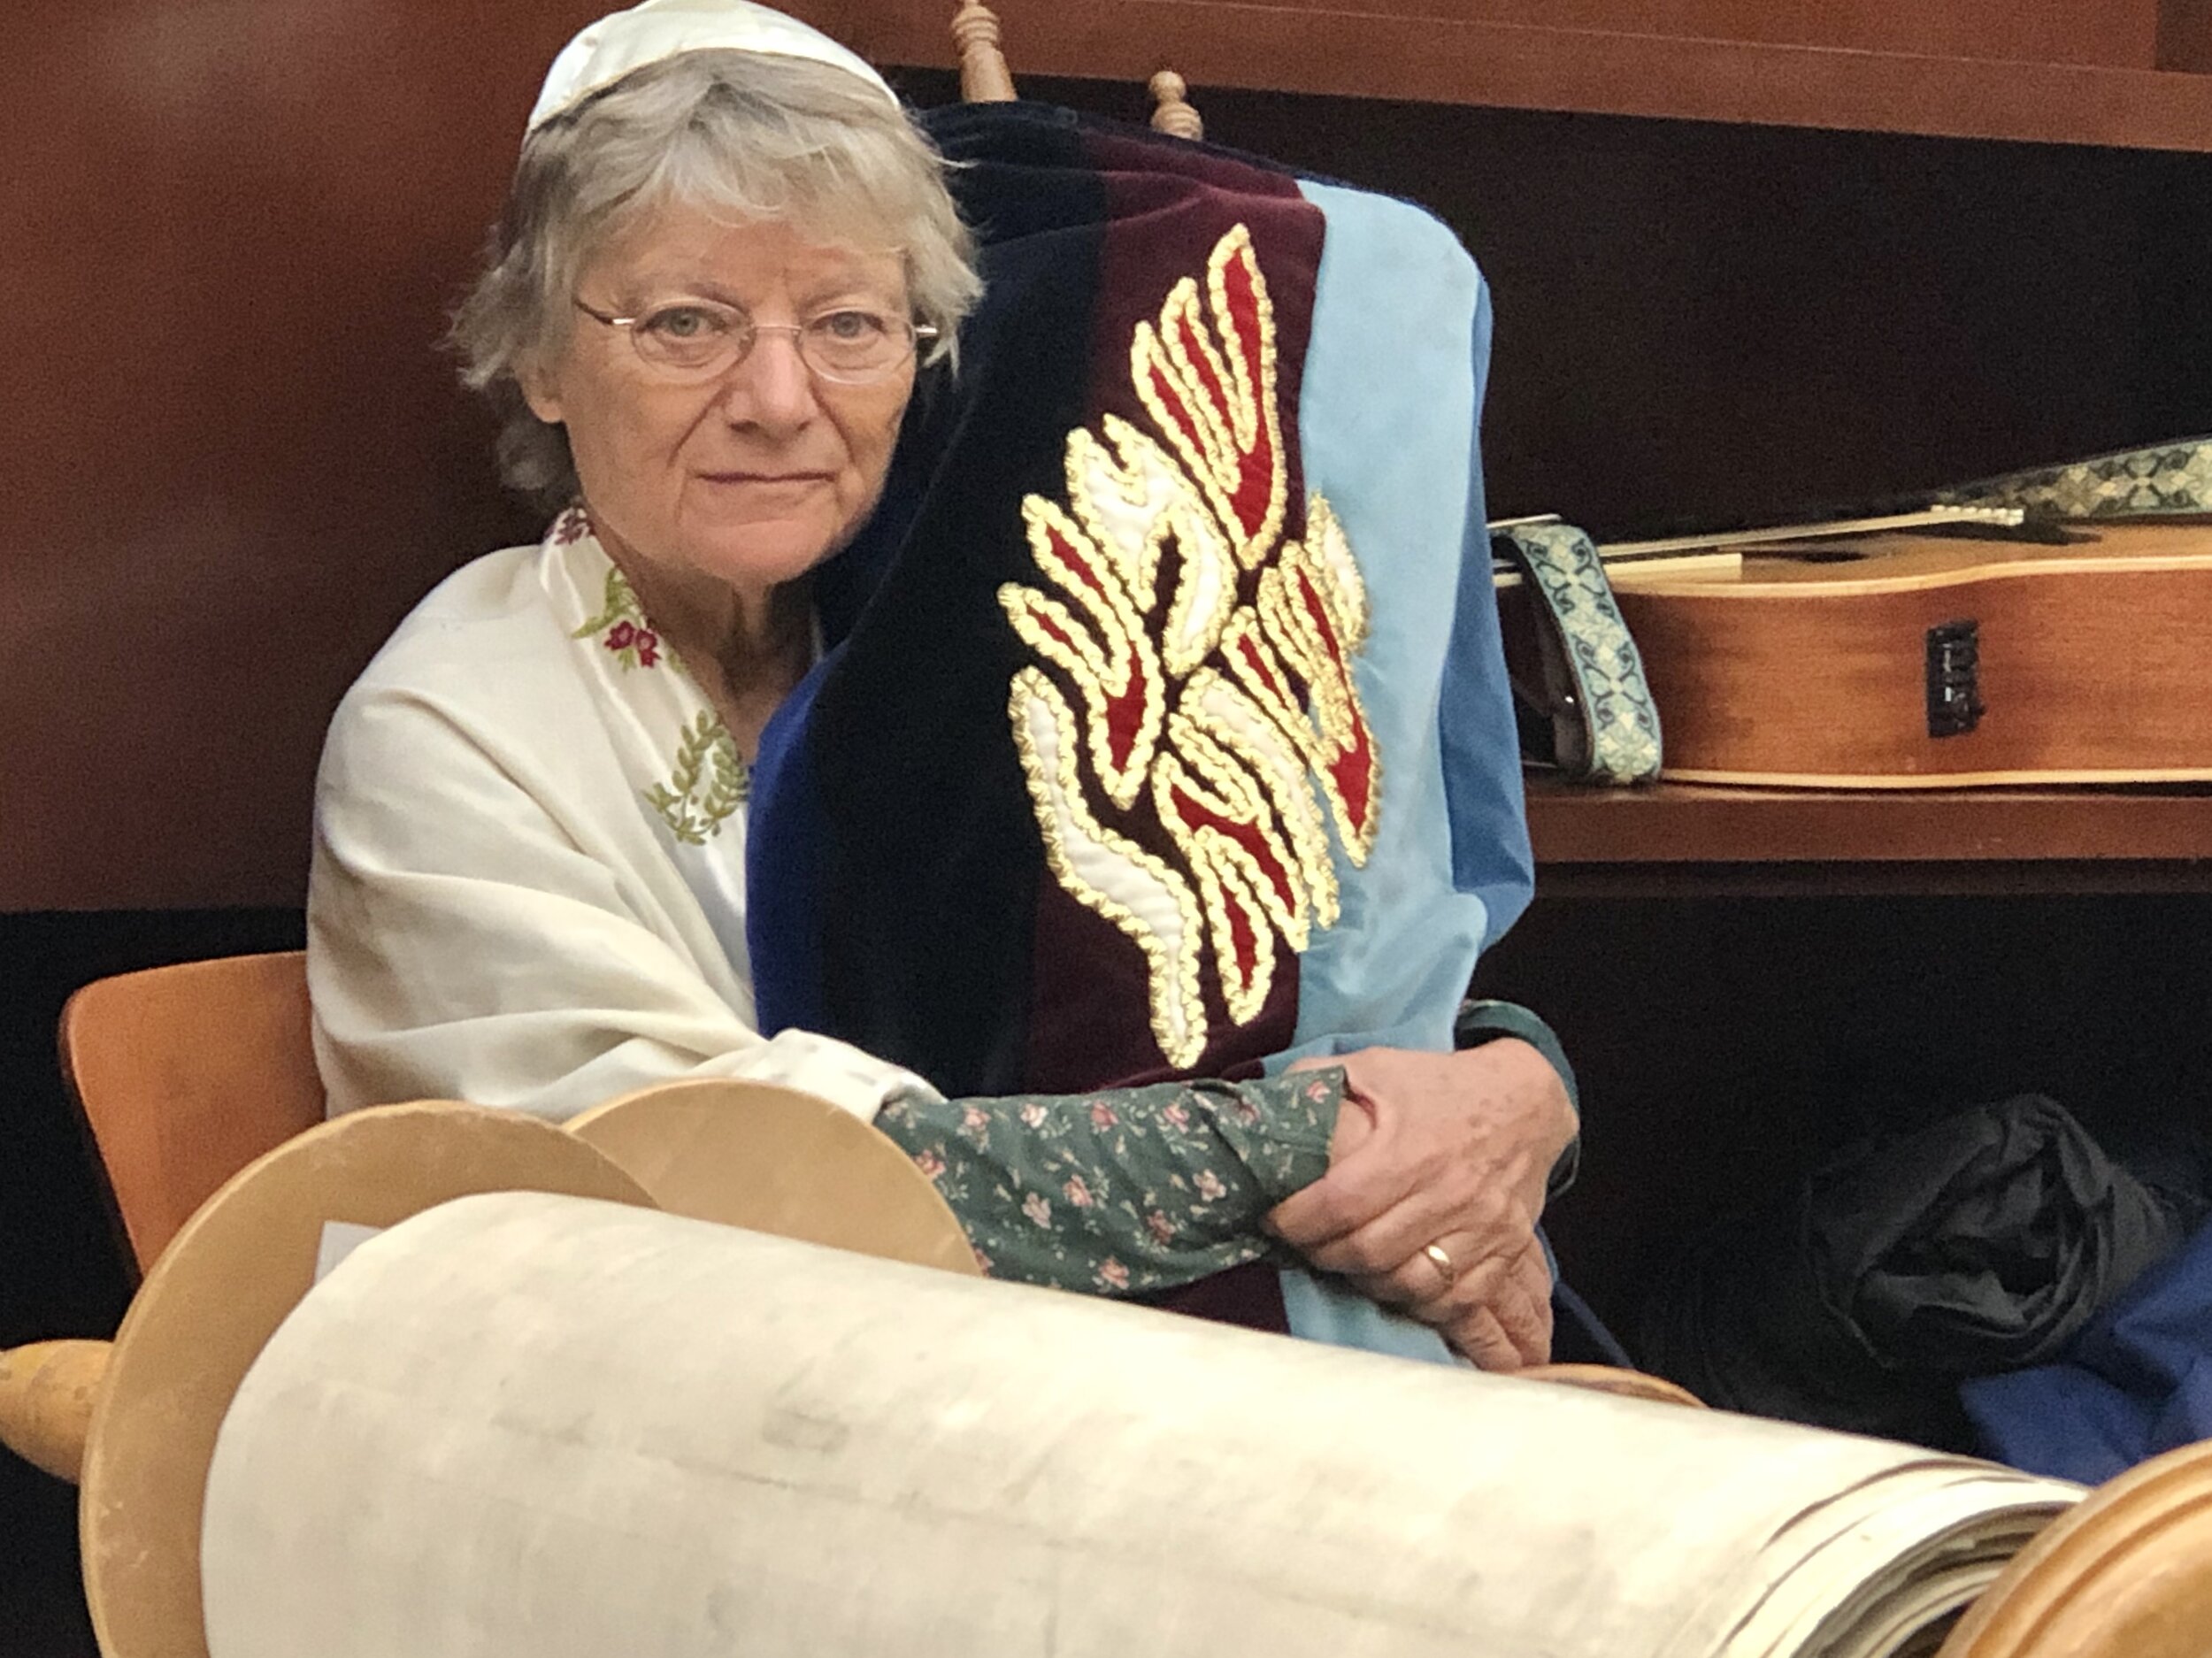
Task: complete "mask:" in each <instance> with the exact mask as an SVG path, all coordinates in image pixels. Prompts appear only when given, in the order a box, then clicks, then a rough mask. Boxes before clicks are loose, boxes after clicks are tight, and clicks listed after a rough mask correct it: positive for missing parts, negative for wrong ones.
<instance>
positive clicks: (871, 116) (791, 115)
mask: <svg viewBox="0 0 2212 1658" xmlns="http://www.w3.org/2000/svg"><path fill="white" fill-rule="evenodd" d="M946 165H947V164H946V163H945V162H944V160H943V159H942V158H941V157H940V156H939V155H938V154H937V152H936V150H934V149H933V147H932V146H931V144H930V142H929V140H928V139H927V138H926V137H925V136H924V135H923V134H921V132H920V131H919V130H918V128H917V127H915V126H914V125H913V123H912V122H911V121H910V120H909V119H907V118H906V116H905V114H904V113H903V112H902V111H900V110H898V109H896V108H895V107H894V106H893V105H892V104H890V103H889V102H887V100H886V99H885V98H884V96H883V94H882V93H881V92H880V91H879V89H878V88H874V87H872V86H870V85H869V84H867V83H866V82H865V81H862V80H860V79H859V78H858V77H857V76H855V75H852V74H849V73H846V72H845V71H844V70H841V69H836V68H833V67H831V66H830V65H826V64H817V63H810V62H807V61H804V60H803V59H797V58H780V57H769V56H766V55H764V54H761V53H757V52H742V51H724V50H706V51H691V52H683V53H680V54H679V55H677V56H676V57H673V58H662V59H660V60H659V61H657V62H655V63H650V64H646V65H642V66H641V67H640V68H637V69H634V70H633V71H632V72H631V73H628V74H626V75H625V76H624V77H623V78H622V79H621V80H619V81H616V82H615V83H614V84H613V85H612V86H611V87H609V88H606V89H605V90H604V91H603V92H599V93H596V94H595V95H594V96H591V97H589V98H587V99H585V100H584V101H583V102H582V103H581V104H578V105H577V106H576V107H575V108H574V109H572V110H568V111H564V112H563V113H561V114H560V115H557V116H556V117H554V118H553V119H551V120H549V121H548V122H546V123H545V125H544V126H542V127H539V128H538V129H537V130H536V131H534V132H533V133H532V134H530V136H529V137H528V139H527V140H526V141H525V142H524V144H523V147H522V159H521V161H520V162H519V163H518V165H517V166H516V169H515V179H514V186H513V188H512V189H511V191H510V192H509V195H508V198H507V208H506V211H505V213H504V214H503V217H502V219H501V220H500V223H499V225H498V226H497V228H496V229H495V230H494V232H493V234H492V241H491V246H490V249H489V251H488V255H487V258H486V268H485V271H484V273H483V275H482V276H480V278H478V279H477V282H476V285H475V287H474V288H472V289H471V290H470V292H469V295H468V297H467V298H466V299H465V300H464V301H463V302H462V303H461V306H460V309H459V310H458V311H457V312H456V313H455V316H454V319H453V333H452V342H453V344H454V346H455V347H456V348H457V350H458V351H459V353H460V356H461V359H462V374H461V378H462V380H464V381H465V383H466V384H468V385H469V386H471V387H472V388H475V389H477V390H479V391H480V392H482V393H484V394H485V395H486V396H487V397H488V399H489V400H490V402H491V403H492V406H493V408H494V409H495V411H497V413H498V414H499V416H500V418H501V422H502V428H501V431H500V434H499V470H500V476H501V477H502V479H503V480H505V482H506V483H507V484H508V485H509V486H510V487H512V488H514V489H518V490H520V491H522V492H524V493H525V494H527V495H531V496H533V497H534V498H536V499H538V500H539V501H540V502H541V503H544V504H547V505H549V506H551V505H558V504H561V503H565V502H566V501H568V500H570V499H572V498H573V496H574V495H575V492H576V469H575V464H574V462H573V460H572V457H571V456H570V454H569V447H568V434H567V433H566V431H565V430H564V429H563V428H562V427H560V426H554V425H549V424H548V423H547V422H545V421H542V420H541V419H539V418H537V416H536V415H535V414H534V413H532V412H531V410H530V406H529V404H528V403H527V402H526V400H525V399H524V397H523V393H522V386H521V380H520V376H521V375H522V374H523V373H524V372H526V371H527V370H528V369H529V367H530V366H531V365H533V364H534V363H536V362H540V361H542V360H543V358H544V356H545V355H546V354H548V353H550V352H554V351H557V350H558V349H560V348H561V346H562V345H563V344H564V343H565V341H566V340H567V337H568V332H569V330H570V328H571V327H572V326H573V324H574V318H573V316H572V306H571V303H570V300H571V297H572V295H573V293H574V291H575V284H576V280H577V276H578V273H579V272H580V270H581V269H582V267H583V265H584V264H585V263H586V262H587V260H588V258H589V257H590V256H591V254H592V252H593V251H594V249H596V248H598V247H599V246H601V245H602V244H603V243H604V242H606V241H607V240H609V239H611V238H612V237H615V236H618V235H620V234H623V233H624V232H625V231H626V229H628V228H629V227H630V226H632V225H634V223H635V222H636V221H637V220H638V219H640V218H641V217H642V216H645V215H648V214H650V213H652V212H654V211H657V210H658V209H660V208H662V207H664V206H667V205H669V204H671V203H683V204H685V205H687V206H695V207H702V208H707V209H710V210H713V211H718V212H726V213H729V214H731V215H733V216H734V217H736V218H739V219H774V220H780V221H784V222H787V223H790V224H792V225H795V226H798V227H800V228H801V229H803V231H804V232H805V233H806V234H809V235H810V236H813V237H818V238H819V239H821V240H824V241H831V242H844V243H846V244H848V245H851V246H855V247H861V248H867V249H882V250H884V251H887V252H896V253H898V254H900V255H901V256H902V257H903V259H904V262H905V265H906V279H907V291H908V296H909V298H910V303H912V305H913V308H914V313H915V316H916V319H918V321H921V322H924V323H927V324H930V325H932V326H934V327H935V328H936V330H937V339H936V342H935V344H934V345H933V347H932V348H931V349H930V351H929V354H928V357H927V358H926V361H927V362H931V363H934V362H936V361H938V360H940V359H941V358H942V359H946V360H948V361H950V360H954V359H955V357H956V338H957V330H958V327H959V324H960V319H962V318H963V317H964V316H966V315H967V313H968V312H969V311H971V310H972V309H973V308H974V305H975V303H976V301H977V299H978V298H979V296H980V295H981V293H982V287H983V285H982V282H981V280H980V279H979V277H978V276H977V275H976V272H975V249H974V242H973V239H972V237H971V236H970V235H969V234H968V230H967V227H966V226H964V225H963V224H962V223H961V222H960V216H959V214H958V213H957V212H956V211H955V209H954V207H953V203H952V196H951V195H950V193H949V191H948V190H947V189H946V188H945V168H946Z"/></svg>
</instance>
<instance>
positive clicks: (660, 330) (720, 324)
mask: <svg viewBox="0 0 2212 1658" xmlns="http://www.w3.org/2000/svg"><path fill="white" fill-rule="evenodd" d="M638 326H640V327H641V328H643V329H644V330H645V331H646V332H647V333H648V334H657V335H659V336H660V337H661V338H662V339H664V340H670V341H678V340H686V341H689V340H710V339H712V338H714V336H715V335H717V334H726V333H727V332H728V331H729V324H728V322H727V321H726V320H725V319H723V318H722V317H720V316H718V315H717V314H716V313H715V312H713V311H709V310H707V309H706V308H705V307H703V306H700V305H671V306H668V307H667V308H666V309H665V310H662V311H655V312H654V313H653V314H652V315H651V316H649V317H648V318H647V319H645V320H644V321H643V322H642V323H641V324H639V325H638Z"/></svg>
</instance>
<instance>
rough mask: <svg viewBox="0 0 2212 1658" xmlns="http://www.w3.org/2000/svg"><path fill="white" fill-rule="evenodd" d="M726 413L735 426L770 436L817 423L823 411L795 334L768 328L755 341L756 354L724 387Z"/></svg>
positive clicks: (736, 369) (735, 369)
mask: <svg viewBox="0 0 2212 1658" xmlns="http://www.w3.org/2000/svg"><path fill="white" fill-rule="evenodd" d="M722 407H723V410H724V411H725V412H726V414H727V415H728V417H729V418H730V419H731V420H732V421H733V422H735V423H737V424H739V425H745V426H761V427H764V428H765V429H767V430H770V431H782V430H789V429H792V428H795V427H797V426H804V425H805V424H806V423H807V422H808V421H809V420H810V419H812V418H814V416H815V414H816V413H817V411H818V410H819V409H820V407H821V405H820V403H818V401H817V399H816V395H815V389H814V376H813V374H812V372H810V371H809V369H808V368H807V365H806V359H805V358H804V357H801V356H800V355H799V339H798V333H797V331H796V330H795V329H783V328H763V329H761V330H760V331H759V333H757V334H756V335H755V336H754V337H753V349H751V350H749V351H748V352H747V353H746V354H745V356H744V357H742V358H741V360H740V361H739V362H738V363H737V364H736V365H735V366H734V367H733V368H732V369H731V370H730V372H729V375H728V377H727V378H726V380H724V382H723V387H722Z"/></svg>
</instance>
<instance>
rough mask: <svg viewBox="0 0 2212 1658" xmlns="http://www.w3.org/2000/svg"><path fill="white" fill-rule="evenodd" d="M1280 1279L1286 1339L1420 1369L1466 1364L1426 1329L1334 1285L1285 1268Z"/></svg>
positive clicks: (1317, 1275)
mask: <svg viewBox="0 0 2212 1658" xmlns="http://www.w3.org/2000/svg"><path fill="white" fill-rule="evenodd" d="M1282 1275H1283V1316H1284V1317H1285V1318H1286V1320H1287V1321H1288V1323H1289V1324H1290V1333H1291V1334H1292V1335H1294V1336H1296V1337H1298V1338H1299V1339H1301V1340H1304V1341H1326V1342H1328V1343H1329V1344H1330V1345H1332V1346H1333V1347H1361V1348H1363V1349H1365V1350H1366V1351H1367V1352H1369V1353H1387V1354H1389V1355H1391V1356H1392V1357H1393V1358H1399V1359H1418V1360H1419V1361H1420V1362H1422V1363H1424V1364H1461V1365H1463V1364H1464V1363H1465V1362H1466V1361H1465V1360H1464V1359H1462V1358H1461V1357H1459V1356H1458V1355H1456V1354H1455V1353H1454V1352H1453V1351H1452V1350H1451V1348H1449V1347H1447V1346H1445V1345H1444V1338H1443V1337H1441V1336H1440V1335H1438V1334H1437V1333H1436V1332H1435V1331H1433V1330H1432V1329H1430V1328H1429V1327H1428V1326H1427V1325H1426V1324H1422V1323H1420V1322H1419V1321H1418V1320H1417V1319H1412V1318H1409V1317H1407V1316H1405V1315H1404V1314H1403V1313H1398V1312H1393V1311H1391V1310H1390V1309H1388V1308H1386V1307H1378V1306H1376V1305H1375V1303H1374V1302H1372V1301H1369V1300H1368V1299H1367V1298H1366V1297H1365V1296H1364V1295H1362V1294H1361V1293H1359V1292H1358V1291H1357V1290H1355V1289H1353V1288H1352V1287H1351V1286H1348V1285H1347V1284H1345V1283H1343V1282H1342V1281H1340V1279H1337V1278H1330V1277H1327V1276H1326V1275H1325V1274H1322V1273H1317V1272H1308V1271H1305V1270H1303V1269H1302V1268H1299V1267H1285V1268H1283V1269H1282Z"/></svg>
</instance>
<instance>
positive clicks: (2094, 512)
mask: <svg viewBox="0 0 2212 1658" xmlns="http://www.w3.org/2000/svg"><path fill="white" fill-rule="evenodd" d="M1936 500H1937V501H1938V502H1939V503H1942V504H1944V505H1946V506H1962V507H1984V506H1987V507H2019V508H2021V509H2023V510H2024V511H2025V512H2026V513H2027V515H2028V517H2029V518H2032V519H2042V520H2046V521H2048V520H2053V519H2064V518H2178V517H2185V516H2188V515H2192V514H2195V513H2212V437H2202V438H2182V439H2179V440H2177V441H2174V442H2171V443H2157V444H2153V445H2151V446H2150V447H2149V448H2147V449H2116V450H2115V451H2114V452H2113V453H2111V454H2109V455H2093V456H2092V457H2089V458H2088V459H2087V460H2081V461H2070V462H2068V463H2067V464H2064V465H2061V466H2039V467H2036V468H2034V469H2032V470H2031V471H2028V472H2008V473H2006V474H2005V475H2004V476H2002V477H2001V478H1985V479H1983V480H1980V481H1979V482H1977V483H1970V484H1962V485H1960V486H1959V487H1957V488H1955V489H1947V490H1945V491H1944V492H1943V493H1942V494H1940V495H1938V496H1936Z"/></svg>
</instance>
